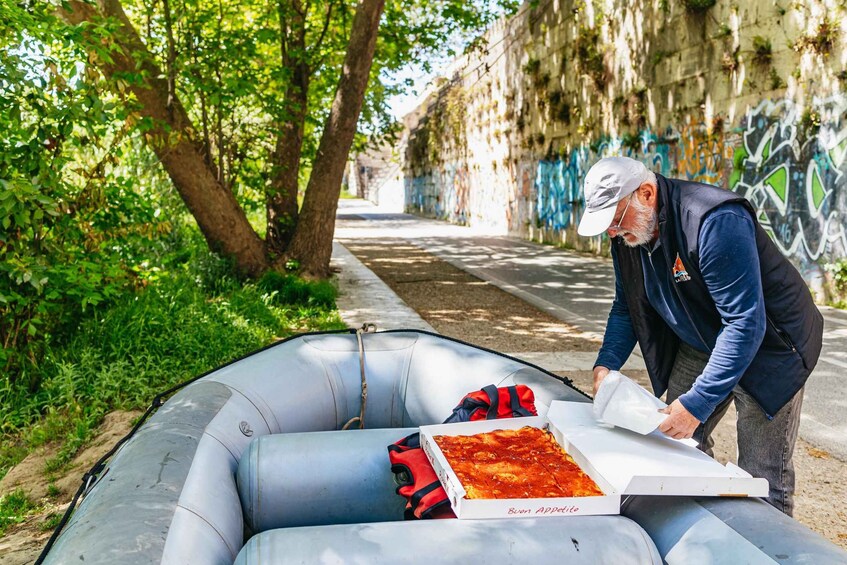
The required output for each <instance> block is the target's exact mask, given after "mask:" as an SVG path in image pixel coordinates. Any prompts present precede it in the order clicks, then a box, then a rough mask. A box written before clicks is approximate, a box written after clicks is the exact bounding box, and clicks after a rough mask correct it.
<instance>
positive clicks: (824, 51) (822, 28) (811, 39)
mask: <svg viewBox="0 0 847 565" xmlns="http://www.w3.org/2000/svg"><path fill="white" fill-rule="evenodd" d="M839 28H840V26H839V24H838V23H836V22H835V21H833V20H830V19H824V20H823V21H822V22H821V23H819V24H818V26H817V28H816V29H815V30H814V31H813V32H812V33H810V34H807V35H804V36H802V37H800V38H799V39H798V40H797V41H796V42H795V43H794V50H795V51H798V52H799V51H812V52H814V53H817V54H818V55H829V54H830V52H831V51H832V48H833V47H834V46H835V41H836V40H837V39H838V34H839Z"/></svg>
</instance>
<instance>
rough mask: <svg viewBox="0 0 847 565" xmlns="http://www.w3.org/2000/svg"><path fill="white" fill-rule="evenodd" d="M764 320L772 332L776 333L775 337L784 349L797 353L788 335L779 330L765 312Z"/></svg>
mask: <svg viewBox="0 0 847 565" xmlns="http://www.w3.org/2000/svg"><path fill="white" fill-rule="evenodd" d="M765 319H766V320H767V321H768V324H770V325H771V327H772V328H773V331H774V332H775V333H776V335H777V337H778V338H779V340H780V341H781V342H782V343H783V344H784V345H785V347H788V348H790V349H791V352H792V353H797V347H795V346H794V342H793V341H791V338H790V337H788V334H786V333H785V332H784V331H782V330H781V329H779V326H777V325H776V324H775V323H774V321H773V320H771V317H770V316H769V315H768V313H767V312H765Z"/></svg>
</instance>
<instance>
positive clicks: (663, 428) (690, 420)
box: [594, 369, 700, 439]
mask: <svg viewBox="0 0 847 565" xmlns="http://www.w3.org/2000/svg"><path fill="white" fill-rule="evenodd" d="M595 371H596V369H595ZM594 375H595V381H596V375H597V373H596V372H595V373H594ZM659 412H661V413H662V414H668V417H667V418H665V420H664V421H663V422H662V423H661V424H659V431H660V432H662V433H663V434H665V435H666V436H670V437H672V438H674V439H688V438H690V437H691V436H693V435H694V431H695V430H696V429H697V426H699V425H700V420H698V419H697V418H695V417H694V416H692V415H691V412H689V411H688V410H686V409H685V406H683V405H682V403H681V402H680V401H679V400H674V401H673V402H671V404H670V406H668V407H667V408H663V409H661V410H659Z"/></svg>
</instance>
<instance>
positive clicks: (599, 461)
mask: <svg viewBox="0 0 847 565" xmlns="http://www.w3.org/2000/svg"><path fill="white" fill-rule="evenodd" d="M547 418H548V420H549V421H550V422H551V423H552V424H553V425H555V426H556V428H557V429H559V430H560V431H561V433H562V434H563V435H564V436H565V437H567V438H568V441H569V442H570V444H571V445H572V446H574V447H575V448H577V449H578V450H579V451H580V453H582V455H583V456H584V457H585V458H586V459H588V460H589V461H590V462H591V464H592V466H593V467H594V468H595V469H596V470H597V471H598V472H599V473H600V474H602V475H603V477H604V478H605V479H606V480H608V481H609V482H610V483H611V484H612V486H613V487H614V488H615V490H617V491H618V492H619V493H620V494H621V495H630V494H650V495H676V496H767V495H768V481H767V480H766V479H758V478H754V477H752V476H751V475H750V474H749V473H747V472H746V471H744V470H743V469H741V468H740V467H738V466H736V465H733V464H732V463H727V464H726V465H721V464H720V463H719V462H717V461H715V460H714V459H712V458H711V457H709V456H708V455H706V454H705V453H703V452H702V451H700V450H698V449H697V448H696V447H694V446H693V445H691V443H692V442H685V441H677V440H674V439H671V438H669V437H667V436H666V435H664V434H663V433H661V432H659V431H654V432H652V433H650V434H647V435H641V434H637V433H635V432H631V431H629V430H625V429H623V428H613V427H609V426H606V425H603V424H600V423H598V422H597V420H595V419H594V414H593V412H592V406H591V404H588V403H585V402H562V401H554V402H553V403H552V404H551V406H550V410H549V412H548V413H547Z"/></svg>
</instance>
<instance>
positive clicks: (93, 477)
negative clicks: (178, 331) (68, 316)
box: [35, 328, 591, 565]
mask: <svg viewBox="0 0 847 565" xmlns="http://www.w3.org/2000/svg"><path fill="white" fill-rule="evenodd" d="M356 331H357V330H356V328H347V329H343V330H327V331H320V332H304V333H299V334H292V335H290V336H288V337H287V338H285V339H281V340H279V341H275V342H273V343H271V344H268V345H266V346H265V347H262V348H260V349H257V350H255V351H251V352H250V353H247V354H246V355H242V356H241V357H238V358H237V359H233V360H232V361H229V362H228V363H224V364H223V365H221V366H219V367H215V368H214V369H210V370H208V371H206V372H205V373H202V374H200V375H198V376H196V377H194V378H192V379H189V380H187V381H185V382H182V383H179V384H177V385H174V386H172V387H171V388H169V389H167V390H166V391H164V392H161V393H159V394H157V395H156V396H154V397H153V400H152V402H151V403H150V406H149V407H148V408H147V410H146V411H145V412H144V414H143V415H142V416H141V418H139V419H138V422H136V424H135V426H133V428H132V430H130V432H129V433H128V434H127V435H125V436H124V437H122V438H121V439H119V440H118V441H117V442H116V443H115V445H114V447H112V449H110V450H109V451H108V453H106V454H105V455H103V457H101V458H100V459H99V460H98V461H97V462H96V463H95V464H94V465H93V466H92V467H91V469H89V470H88V471H87V472H86V473H85V474H84V475H83V476H82V484H81V485H80V487H79V489H78V490H77V492H76V494H75V495H74V497H73V499H72V500H71V503H70V504H69V505H68V508H67V510H66V511H65V514H64V515H63V516H62V519H61V520H60V521H59V524H58V525H57V526H56V529H55V530H53V534H52V535H51V536H50V539H49V540H47V544H46V545H45V546H44V549H42V550H41V554H40V555H39V556H38V559H36V560H35V565H41V564H42V563H43V562H44V560H45V559H46V558H47V554H48V553H49V552H50V549H51V548H52V547H53V544H54V543H56V540H57V539H58V537H59V534H61V533H62V529H63V528H64V527H65V525H66V524H67V523H68V520H69V519H70V517H71V514H72V513H73V511H74V509H75V508H76V505H77V503H78V502H79V499H80V497H81V496H82V495H83V493H84V492H86V491H87V490H88V488H89V487H91V486H92V485H94V483H96V482H97V480H98V478H99V475H100V473H101V472H102V471H103V469H104V468H105V466H106V461H108V460H109V458H111V457H112V456H113V455H114V454H115V452H117V450H118V449H119V448H120V447H121V446H122V445H123V444H124V443H126V442H127V441H128V440H130V439H131V438H132V436H134V435H135V432H137V431H138V429H139V428H140V427H141V426H142V425H143V424H144V422H146V421H147V419H148V418H149V417H150V416H151V415H152V414H153V412H155V411H156V410H157V409H158V408H159V407H160V406H161V405H162V404H164V403H165V400H166V399H167V398H168V397H169V396H171V395H172V394H173V393H175V392H176V391H178V390H180V389H182V388H185V387H186V386H188V385H190V384H191V383H193V382H196V381H198V380H200V379H202V378H203V377H205V376H208V375H210V374H212V373H214V372H215V371H218V370H220V369H223V368H224V367H229V366H230V365H232V364H234V363H238V362H239V361H241V360H243V359H247V358H248V357H251V356H253V355H256V354H258V353H261V352H263V351H266V350H268V349H271V348H273V347H277V346H279V345H282V344H283V343H286V342H288V341H291V340H293V339H298V338H301V337H307V336H319V335H334V334H355V333H356ZM376 333H418V334H424V335H429V336H433V337H437V338H440V339H445V340H447V341H452V342H455V343H460V344H462V345H466V346H468V347H472V348H474V349H478V350H480V351H485V352H487V353H492V354H494V355H498V356H500V357H503V358H505V359H509V360H511V361H516V362H518V363H521V364H523V365H527V366H528V367H532V368H533V369H537V370H539V371H541V372H542V373H544V374H545V375H547V376H549V377H552V378H554V379H556V380H558V381H560V382H562V383H563V384H564V385H566V386H567V387H569V388H572V389H573V390H575V391H576V392H578V393H580V394H581V395H583V396H585V397H586V398H588V399H591V396H589V395H588V394H586V393H584V392H583V391H581V390H580V389H579V388H577V387H576V385H574V384H573V381H572V380H570V379H569V378H567V377H560V376H559V375H556V374H554V373H551V372H550V371H548V370H547V369H544V368H542V367H539V366H538V365H535V364H534V363H530V362H528V361H524V360H522V359H518V358H516V357H512V356H511V355H506V354H505V353H501V352H499V351H495V350H493V349H488V348H487V347H481V346H479V345H474V344H472V343H468V342H466V341H462V340H461V339H456V338H454V337H449V336H446V335H442V334H439V333H435V332H430V331H426V330H412V329H397V330H385V331H381V332H376Z"/></svg>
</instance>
